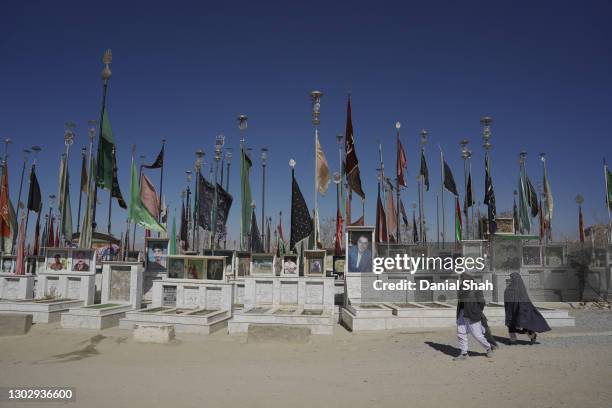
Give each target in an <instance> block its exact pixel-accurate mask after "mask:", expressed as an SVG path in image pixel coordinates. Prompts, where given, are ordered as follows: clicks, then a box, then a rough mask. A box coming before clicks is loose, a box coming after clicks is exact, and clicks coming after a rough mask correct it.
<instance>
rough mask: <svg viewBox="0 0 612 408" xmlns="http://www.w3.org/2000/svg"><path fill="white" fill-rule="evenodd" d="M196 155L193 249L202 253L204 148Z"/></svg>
mask: <svg viewBox="0 0 612 408" xmlns="http://www.w3.org/2000/svg"><path fill="white" fill-rule="evenodd" d="M195 155H196V161H195V171H196V176H195V195H194V199H193V205H194V215H195V217H194V218H195V219H194V220H193V248H192V249H195V250H196V251H197V253H200V228H199V226H198V223H199V221H200V197H199V194H200V177H202V176H201V169H202V162H203V160H204V150H202V149H198V150H197V151H196V152H195ZM196 232H197V233H196Z"/></svg>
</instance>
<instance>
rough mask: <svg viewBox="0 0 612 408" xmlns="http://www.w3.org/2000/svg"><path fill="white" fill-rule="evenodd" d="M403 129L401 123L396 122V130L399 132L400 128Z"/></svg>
mask: <svg viewBox="0 0 612 408" xmlns="http://www.w3.org/2000/svg"><path fill="white" fill-rule="evenodd" d="M401 127H402V124H401V123H399V122H395V128H396V129H397V130H400V128H401Z"/></svg>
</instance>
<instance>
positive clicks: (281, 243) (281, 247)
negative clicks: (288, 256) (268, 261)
mask: <svg viewBox="0 0 612 408" xmlns="http://www.w3.org/2000/svg"><path fill="white" fill-rule="evenodd" d="M277 230H278V234H277V237H278V238H277V239H278V241H277V245H276V255H277V256H283V255H285V252H286V251H285V236H284V234H283V212H282V211H281V212H280V213H279V215H278V227H277Z"/></svg>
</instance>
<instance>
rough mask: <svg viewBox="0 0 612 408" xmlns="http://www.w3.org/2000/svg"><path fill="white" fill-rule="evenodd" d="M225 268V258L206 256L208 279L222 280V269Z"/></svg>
mask: <svg viewBox="0 0 612 408" xmlns="http://www.w3.org/2000/svg"><path fill="white" fill-rule="evenodd" d="M224 269H225V258H222V257H220V258H208V259H206V279H208V280H217V281H220V280H223V271H224Z"/></svg>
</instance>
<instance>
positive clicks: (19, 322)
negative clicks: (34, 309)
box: [0, 313, 32, 336]
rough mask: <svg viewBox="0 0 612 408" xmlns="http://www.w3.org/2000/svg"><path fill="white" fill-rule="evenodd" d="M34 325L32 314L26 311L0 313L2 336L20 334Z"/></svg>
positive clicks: (0, 331) (0, 334)
mask: <svg viewBox="0 0 612 408" xmlns="http://www.w3.org/2000/svg"><path fill="white" fill-rule="evenodd" d="M30 327H32V315H31V314H24V313H0V336H19V335H23V334H26V333H27V332H28V331H30Z"/></svg>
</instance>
